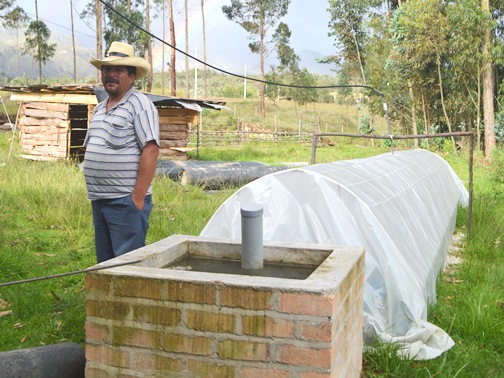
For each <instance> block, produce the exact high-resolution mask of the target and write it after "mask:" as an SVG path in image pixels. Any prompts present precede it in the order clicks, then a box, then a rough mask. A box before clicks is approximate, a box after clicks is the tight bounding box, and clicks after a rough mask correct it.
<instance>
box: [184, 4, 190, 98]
mask: <svg viewBox="0 0 504 378" xmlns="http://www.w3.org/2000/svg"><path fill="white" fill-rule="evenodd" d="M184 14H185V78H186V97H187V98H189V90H190V86H189V11H188V9H187V0H184Z"/></svg>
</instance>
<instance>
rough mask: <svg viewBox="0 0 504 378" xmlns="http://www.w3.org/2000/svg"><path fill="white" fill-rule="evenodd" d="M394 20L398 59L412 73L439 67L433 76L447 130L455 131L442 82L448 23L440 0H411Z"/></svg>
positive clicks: (403, 6)
mask: <svg viewBox="0 0 504 378" xmlns="http://www.w3.org/2000/svg"><path fill="white" fill-rule="evenodd" d="M394 17H395V37H394V41H395V42H394V43H395V45H396V51H398V52H399V54H397V55H396V57H397V59H399V60H402V62H403V63H405V64H406V65H407V66H409V68H410V72H411V70H412V69H413V70H415V69H416V70H419V71H422V69H424V68H425V67H426V66H427V65H428V64H432V65H434V66H435V67H436V69H435V72H433V74H434V75H435V77H436V79H437V85H438V93H439V96H440V102H441V108H442V112H443V117H444V119H445V122H446V126H447V127H448V131H449V132H452V122H451V119H450V117H449V115H448V110H447V106H446V100H445V85H444V79H443V70H444V63H445V61H444V60H443V59H444V55H445V54H446V52H447V49H448V39H447V38H448V35H449V24H448V19H447V17H446V15H445V14H444V10H443V4H442V2H441V0H425V1H421V0H410V1H408V2H406V3H404V4H403V5H402V6H401V8H400V10H398V11H396V12H395V14H394ZM451 140H452V147H453V152H454V153H457V146H456V143H455V138H453V137H452V138H451Z"/></svg>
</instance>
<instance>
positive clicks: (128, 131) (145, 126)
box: [84, 87, 159, 200]
mask: <svg viewBox="0 0 504 378" xmlns="http://www.w3.org/2000/svg"><path fill="white" fill-rule="evenodd" d="M107 101H108V99H106V100H104V101H102V102H100V103H99V104H98V105H97V106H96V108H95V109H94V112H93V116H92V118H91V122H90V124H89V129H88V132H87V135H86V139H85V140H84V146H85V147H86V152H85V154H84V178H85V180H86V187H87V191H88V198H89V199H90V200H97V199H112V198H120V197H124V196H127V195H129V194H131V193H132V192H133V189H134V187H135V183H136V180H137V174H138V167H139V163H140V156H141V154H142V150H143V147H144V146H145V144H146V143H147V142H149V141H152V140H154V141H156V143H157V145H158V146H159V117H158V112H157V109H156V107H155V106H154V104H153V103H152V101H151V100H149V99H148V98H147V96H145V95H144V94H143V93H141V92H139V91H138V90H136V89H135V88H133V87H132V88H131V89H130V90H129V91H128V92H127V93H126V94H125V95H124V97H123V98H122V99H121V101H120V103H119V104H118V105H116V106H115V107H114V108H112V109H110V110H109V111H108V112H107V111H106V106H107ZM151 193H152V186H150V187H149V190H148V192H147V194H151Z"/></svg>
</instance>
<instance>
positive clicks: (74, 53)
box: [70, 0, 77, 83]
mask: <svg viewBox="0 0 504 378" xmlns="http://www.w3.org/2000/svg"><path fill="white" fill-rule="evenodd" d="M70 21H71V23H72V51H73V66H74V69H73V79H74V83H77V53H76V51H75V31H74V19H73V1H72V0H70Z"/></svg>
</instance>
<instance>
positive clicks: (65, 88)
mask: <svg viewBox="0 0 504 378" xmlns="http://www.w3.org/2000/svg"><path fill="white" fill-rule="evenodd" d="M0 91H6V92H15V93H22V94H24V93H26V94H29V93H30V94H32V93H37V94H45V93H47V94H88V95H93V94H94V95H96V98H97V99H98V101H103V100H104V99H105V98H106V97H107V93H106V92H105V90H104V89H103V87H102V86H101V85H91V84H66V85H48V84H36V85H27V86H0ZM144 94H145V95H146V96H147V97H149V98H150V99H151V101H152V102H154V103H155V104H156V106H166V107H177V108H186V109H191V110H195V111H198V112H201V111H202V108H209V109H216V110H220V109H223V108H225V109H229V108H227V107H226V106H225V105H226V103H225V102H223V101H213V100H200V99H190V98H179V97H171V96H162V95H157V94H153V93H146V92H144Z"/></svg>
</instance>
